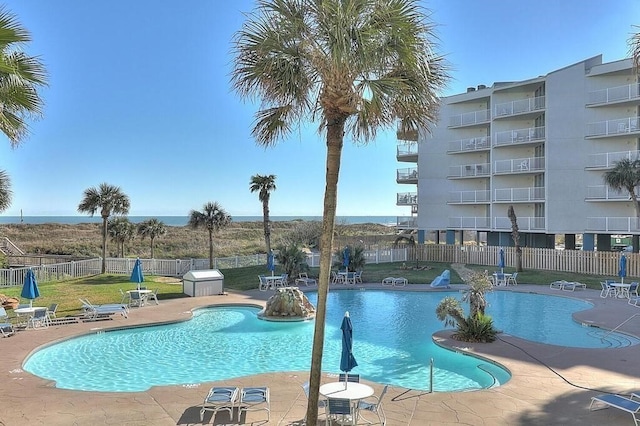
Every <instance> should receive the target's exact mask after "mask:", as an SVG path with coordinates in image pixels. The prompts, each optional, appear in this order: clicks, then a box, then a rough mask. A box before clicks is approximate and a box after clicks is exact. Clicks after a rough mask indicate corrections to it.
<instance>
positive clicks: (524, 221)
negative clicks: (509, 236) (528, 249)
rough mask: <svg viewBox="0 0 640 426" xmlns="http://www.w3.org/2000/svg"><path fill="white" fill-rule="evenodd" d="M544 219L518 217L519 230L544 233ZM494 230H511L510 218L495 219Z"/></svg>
mask: <svg viewBox="0 0 640 426" xmlns="http://www.w3.org/2000/svg"><path fill="white" fill-rule="evenodd" d="M544 224H545V219H544V217H518V229H519V230H520V231H542V230H544V229H545V228H544V226H545V225H544ZM494 229H496V230H501V231H502V230H511V220H510V219H509V218H508V217H496V218H495V219H494Z"/></svg>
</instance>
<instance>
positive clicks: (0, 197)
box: [0, 170, 13, 212]
mask: <svg viewBox="0 0 640 426" xmlns="http://www.w3.org/2000/svg"><path fill="white" fill-rule="evenodd" d="M12 196H13V192H12V191H11V179H10V178H9V174H8V173H7V172H6V171H4V170H0V212H3V211H5V210H6V209H8V208H9V206H10V205H11V197H12Z"/></svg>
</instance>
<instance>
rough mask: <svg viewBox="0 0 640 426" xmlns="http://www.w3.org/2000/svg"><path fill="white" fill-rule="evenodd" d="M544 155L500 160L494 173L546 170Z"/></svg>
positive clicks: (496, 163) (521, 172)
mask: <svg viewBox="0 0 640 426" xmlns="http://www.w3.org/2000/svg"><path fill="white" fill-rule="evenodd" d="M544 164H545V161H544V157H529V158H514V159H512V160H498V161H496V162H495V166H494V169H493V174H494V175H504V174H523V173H539V172H543V171H544Z"/></svg>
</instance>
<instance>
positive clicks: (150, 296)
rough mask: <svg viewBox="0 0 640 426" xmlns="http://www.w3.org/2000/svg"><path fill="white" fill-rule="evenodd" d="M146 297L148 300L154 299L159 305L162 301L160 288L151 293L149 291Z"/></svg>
mask: <svg viewBox="0 0 640 426" xmlns="http://www.w3.org/2000/svg"><path fill="white" fill-rule="evenodd" d="M146 299H147V302H148V301H149V300H151V299H153V300H154V301H155V302H156V305H159V304H160V302H158V289H157V288H156V289H154V290H153V291H152V292H151V293H148V294H147V295H146Z"/></svg>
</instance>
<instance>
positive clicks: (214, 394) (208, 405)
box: [200, 386, 240, 422]
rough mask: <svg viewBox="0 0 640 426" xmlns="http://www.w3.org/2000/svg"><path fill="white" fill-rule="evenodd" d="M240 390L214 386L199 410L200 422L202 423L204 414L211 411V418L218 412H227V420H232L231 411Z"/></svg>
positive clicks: (231, 387)
mask: <svg viewBox="0 0 640 426" xmlns="http://www.w3.org/2000/svg"><path fill="white" fill-rule="evenodd" d="M239 392H240V389H239V388H237V387H233V386H230V387H222V386H214V387H212V388H211V389H209V393H208V394H207V396H205V397H204V402H203V403H202V408H200V421H201V422H202V421H204V413H205V412H207V411H213V417H215V416H216V413H217V412H218V411H220V410H226V411H228V412H229V420H231V419H232V418H233V409H234V407H235V406H236V403H237V402H238V393H239Z"/></svg>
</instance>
